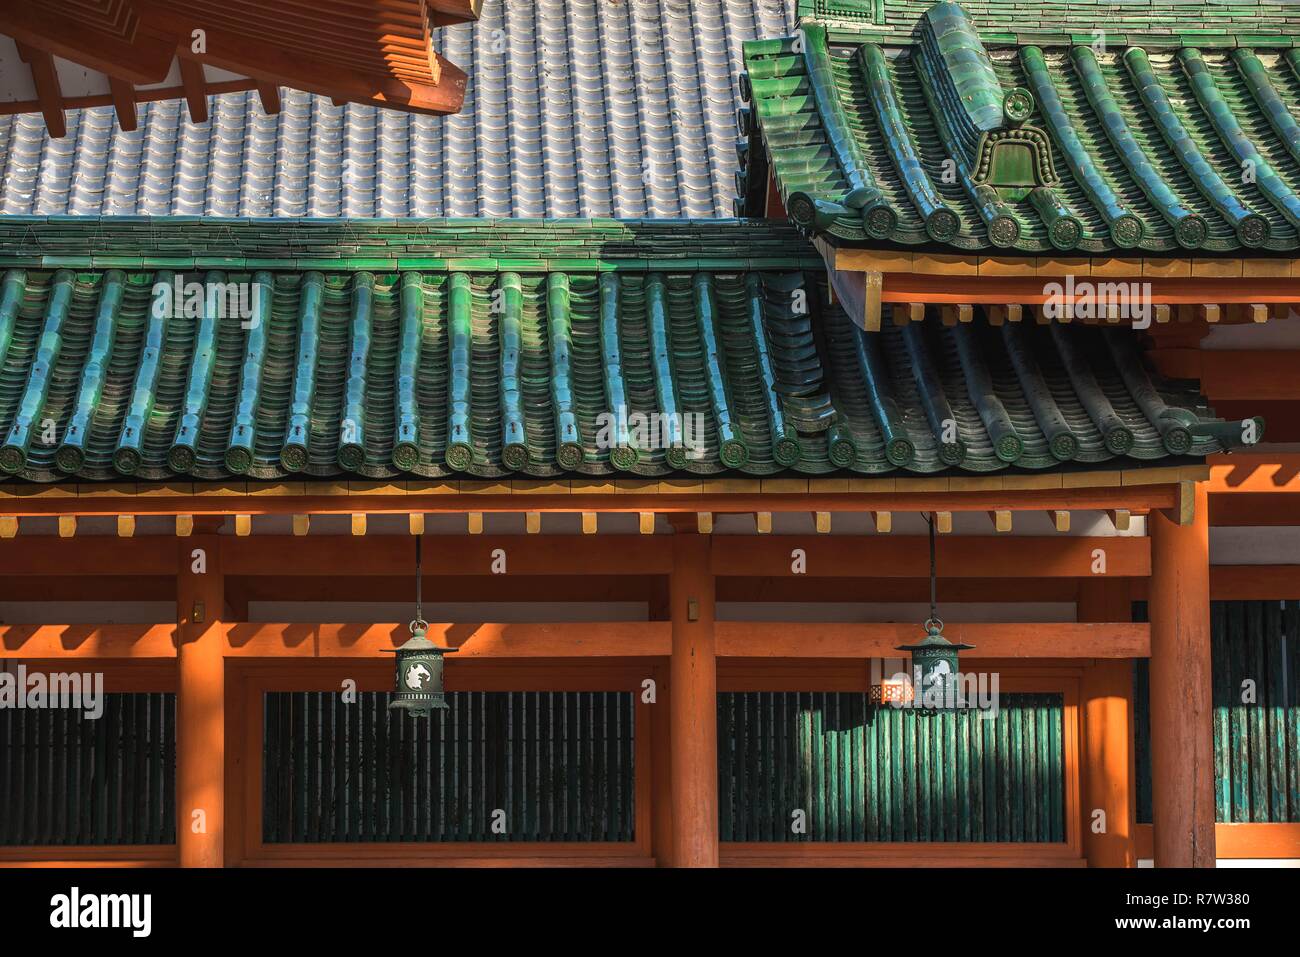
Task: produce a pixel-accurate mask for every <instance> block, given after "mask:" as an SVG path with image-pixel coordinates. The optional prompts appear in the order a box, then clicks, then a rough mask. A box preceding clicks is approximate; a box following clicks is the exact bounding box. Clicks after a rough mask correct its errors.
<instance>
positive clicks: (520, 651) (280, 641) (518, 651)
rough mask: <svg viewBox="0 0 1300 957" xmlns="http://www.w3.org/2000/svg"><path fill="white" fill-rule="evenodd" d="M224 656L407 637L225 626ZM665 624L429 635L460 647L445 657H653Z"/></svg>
mask: <svg viewBox="0 0 1300 957" xmlns="http://www.w3.org/2000/svg"><path fill="white" fill-rule="evenodd" d="M225 628H226V654H227V655H228V656H234V657H251V658H278V657H299V658H376V657H385V658H386V659H387V660H391V657H392V656H391V654H389V653H390V652H391V651H392V650H393V649H394V648H396V647H397V646H398V645H400V644H402V642H404V641H406V640H407V639H408V638H410V637H411V633H410V630H409V628H408V627H407V625H405V624H377V625H365V624H319V623H287V624H286V623H252V624H228V625H226V626H225ZM671 628H672V626H671V625H670V624H669V623H668V622H664V621H632V622H568V623H564V622H561V623H544V624H497V623H492V622H485V623H468V624H465V623H462V624H450V623H445V622H444V623H434V624H431V625H430V626H429V631H428V637H429V639H430V640H431V641H433V642H434V643H435V644H437V645H441V646H442V647H445V648H455V649H457V651H456V654H454V655H452V656H451V657H449V658H448V661H449V662H452V661H467V660H469V659H472V658H542V659H552V658H608V657H621V658H654V657H661V656H665V655H667V654H668V653H669V652H670V651H671V649H672V631H671Z"/></svg>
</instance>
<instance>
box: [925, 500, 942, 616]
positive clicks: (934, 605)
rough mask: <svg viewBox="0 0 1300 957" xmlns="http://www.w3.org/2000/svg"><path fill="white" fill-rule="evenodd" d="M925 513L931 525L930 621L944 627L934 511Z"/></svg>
mask: <svg viewBox="0 0 1300 957" xmlns="http://www.w3.org/2000/svg"><path fill="white" fill-rule="evenodd" d="M924 514H925V523H926V524H927V525H928V526H930V618H929V621H931V622H934V623H935V624H937V625H938V626H939V627H940V628H942V627H943V622H942V621H940V620H939V601H938V597H937V589H936V579H937V574H936V571H935V560H934V513H933V512H926V513H924ZM927 623H928V622H927Z"/></svg>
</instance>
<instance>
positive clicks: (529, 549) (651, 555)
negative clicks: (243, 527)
mask: <svg viewBox="0 0 1300 957" xmlns="http://www.w3.org/2000/svg"><path fill="white" fill-rule="evenodd" d="M223 555H224V559H225V569H226V574H227V575H337V574H338V573H339V571H340V569H347V570H348V571H349V573H351V574H354V575H400V574H413V573H414V570H415V544H414V542H413V540H412V538H411V537H409V536H396V535H395V536H367V537H365V538H356V537H352V536H334V535H331V536H324V535H322V536H319V537H318V536H312V537H311V538H309V539H307V540H306V542H304V540H303V539H301V538H296V537H293V536H270V535H268V536H254V537H250V538H242V539H230V540H228V541H225V542H224V543H223ZM423 564H424V573H425V574H426V575H429V576H436V575H492V574H495V575H499V576H501V577H502V578H503V579H504V578H506V577H509V576H511V575H556V574H569V575H587V574H590V575H646V574H664V575H666V574H668V572H669V571H670V570H671V569H672V540H671V538H669V537H668V536H653V537H652V536H623V535H610V536H603V535H602V536H599V537H592V536H582V537H579V536H572V537H570V536H559V535H557V536H540V535H529V536H525V535H483V536H474V537H463V536H446V535H426V536H425V537H424V556H423Z"/></svg>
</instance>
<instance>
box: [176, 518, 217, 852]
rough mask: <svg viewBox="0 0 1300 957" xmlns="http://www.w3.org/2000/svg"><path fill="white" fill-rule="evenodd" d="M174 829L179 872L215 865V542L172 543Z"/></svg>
mask: <svg viewBox="0 0 1300 957" xmlns="http://www.w3.org/2000/svg"><path fill="white" fill-rule="evenodd" d="M177 541H178V543H179V547H180V554H179V565H178V572H177V580H176V616H177V622H178V628H177V642H178V645H177V669H178V688H177V695H176V830H177V849H178V851H179V855H180V864H181V866H182V867H221V865H222V857H223V841H224V823H225V765H226V762H225V750H226V749H225V743H226V707H225V702H226V690H225V685H226V668H225V657H224V653H225V632H224V629H223V628H222V625H221V618H222V610H223V606H224V604H225V594H224V592H225V587H224V583H223V580H222V575H221V540H220V538H219V537H218V536H216V535H196V536H194V537H191V538H181V539H178V540H177Z"/></svg>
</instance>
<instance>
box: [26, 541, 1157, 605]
mask: <svg viewBox="0 0 1300 957" xmlns="http://www.w3.org/2000/svg"><path fill="white" fill-rule="evenodd" d="M673 537H674V536H669V535H639V536H638V535H633V536H625V535H609V536H605V535H600V536H592V535H586V536H578V535H572V536H570V535H554V536H550V535H482V536H448V535H426V536H425V538H424V542H425V548H424V568H425V574H426V575H429V576H484V575H494V576H500V577H502V579H503V580H506V579H508V578H509V576H513V575H606V576H608V575H666V574H668V573H669V572H670V571H671V570H672V567H673V564H672V547H673V545H672V541H673ZM175 541H179V542H181V543H182V544H183V545H184V546H185V550H186V553H187V554H188V552H189V550H192V549H193V548H195V547H197V546H196V545H194V543H193V542H194V540H193V539H172V538H170V537H168V538H162V537H159V536H149V537H144V538H141V537H137V538H129V539H123V538H106V537H99V536H86V537H81V538H71V539H66V538H55V537H53V536H39V537H36V536H31V537H28V538H23V537H19V538H14V539H8V540H5V541H0V574H4V575H15V576H29V575H30V576H51V575H115V576H123V575H149V576H156V575H167V574H173V575H174V574H175V573H176V571H177V567H178V566H177V558H176V554H175V552H174V551H173V550H172V548H171V546H170V544H169V543H170V542H175ZM221 542H222V552H223V563H224V567H225V573H226V574H227V575H229V576H232V577H233V576H245V577H248V576H262V575H268V576H276V577H281V578H284V577H305V576H325V577H329V576H337V575H338V574H339V573H340V570H341V569H346V570H347V572H348V574H349V575H352V576H362V577H368V576H387V577H400V576H402V575H409V574H411V572H412V570H413V569H414V564H415V546H414V544H413V542H412V539H411V537H409V536H406V535H391V536H389V535H384V536H377V535H375V536H367V537H364V538H359V537H354V536H346V535H321V536H310V537H308V538H306V539H304V538H300V537H295V536H292V535H253V536H249V537H247V538H239V537H236V536H228V535H226V536H221ZM796 548H798V549H802V550H803V552H804V555H803V558H804V560H805V564H804V566H803V567H804V568H805V574H807V575H808V576H809V577H819V578H861V577H869V578H923V577H925V576H926V575H928V574H929V552H928V545H927V542H926V539H925V538H924V537H923V536H919V535H915V536H892V535H890V536H885V535H878V536H873V535H866V536H857V535H842V536H841V535H807V536H803V535H780V536H762V537H758V536H749V535H745V536H740V535H717V536H712V537H711V556H712V557H711V564H712V570H713V573H714V574H715V575H723V576H746V577H767V578H783V579H794V580H797V579H798V578H799V576H797V575H795V574H794V572H793V569H792V567H791V566H792V560H793V556H792V554H791V553H792V551H793V550H794V549H796ZM1103 557H1104V562H1105V570H1104V573H1103V572H1100V571H1097V570H1095V569H1099V568H1100V565H1099V560H1100V559H1101V558H1103ZM938 569H939V577H940V578H941V579H944V578H1009V579H1015V578H1076V577H1077V578H1087V577H1092V576H1094V575H1097V576H1099V577H1107V576H1108V577H1134V576H1137V577H1144V576H1146V575H1148V574H1150V571H1151V550H1150V543H1149V540H1148V539H1145V538H1138V537H1127V536H1119V537H1111V538H1100V537H1087V538H1085V537H1077V538H1076V537H1065V536H1054V537H1050V538H1049V537H1045V536H1034V537H1026V538H1008V537H1006V536H1002V537H998V538H994V537H991V536H950V537H947V538H945V539H944V540H943V542H942V544H941V545H940V548H939V555H938ZM846 598H851V596H846Z"/></svg>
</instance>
